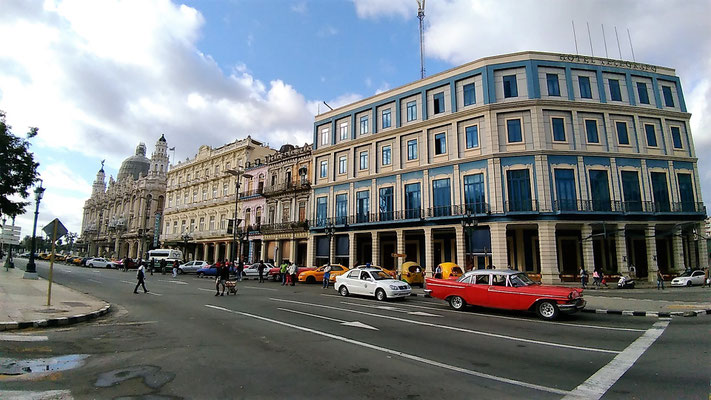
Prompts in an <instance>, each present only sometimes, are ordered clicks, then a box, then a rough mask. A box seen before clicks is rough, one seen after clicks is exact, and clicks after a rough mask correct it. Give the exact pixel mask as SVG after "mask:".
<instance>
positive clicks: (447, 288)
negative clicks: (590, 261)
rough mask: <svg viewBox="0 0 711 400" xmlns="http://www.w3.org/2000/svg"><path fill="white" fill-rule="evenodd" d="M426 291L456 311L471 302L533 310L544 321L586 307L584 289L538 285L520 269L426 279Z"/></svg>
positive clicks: (475, 272)
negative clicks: (453, 277)
mask: <svg viewBox="0 0 711 400" xmlns="http://www.w3.org/2000/svg"><path fill="white" fill-rule="evenodd" d="M425 283H426V287H427V289H426V290H425V292H426V293H428V294H429V295H430V296H432V297H436V298H438V299H442V300H446V301H447V302H449V305H450V306H451V307H452V308H453V309H455V310H462V309H464V307H466V306H467V305H468V304H469V305H473V306H480V307H490V308H500V309H506V310H531V311H535V313H536V314H538V316H539V317H540V318H542V319H545V320H554V319H556V318H558V316H559V315H560V313H565V314H571V313H574V312H576V311H578V310H581V309H583V308H584V307H585V300H583V295H582V292H583V291H582V290H581V289H576V288H566V287H558V286H546V285H539V284H538V283H536V282H534V281H532V280H531V279H530V278H529V277H528V275H526V274H525V273H523V272H520V271H512V270H508V269H505V270H501V269H479V270H474V271H469V272H467V273H466V274H465V275H464V276H462V277H460V278H459V279H456V280H455V279H437V278H427V279H425Z"/></svg>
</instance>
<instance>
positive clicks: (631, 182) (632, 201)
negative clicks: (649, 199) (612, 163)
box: [620, 171, 642, 212]
mask: <svg viewBox="0 0 711 400" xmlns="http://www.w3.org/2000/svg"><path fill="white" fill-rule="evenodd" d="M620 175H621V176H622V196H623V199H624V200H625V211H633V212H634V211H642V192H641V191H640V190H639V174H638V173H637V171H622V172H621V173H620Z"/></svg>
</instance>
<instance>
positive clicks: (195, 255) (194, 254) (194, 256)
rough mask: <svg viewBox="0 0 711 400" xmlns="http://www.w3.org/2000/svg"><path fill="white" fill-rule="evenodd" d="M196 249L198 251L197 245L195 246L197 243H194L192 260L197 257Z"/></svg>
mask: <svg viewBox="0 0 711 400" xmlns="http://www.w3.org/2000/svg"><path fill="white" fill-rule="evenodd" d="M197 251H198V247H197V244H196V245H195V250H193V260H197V259H198V256H197ZM203 261H204V260H203Z"/></svg>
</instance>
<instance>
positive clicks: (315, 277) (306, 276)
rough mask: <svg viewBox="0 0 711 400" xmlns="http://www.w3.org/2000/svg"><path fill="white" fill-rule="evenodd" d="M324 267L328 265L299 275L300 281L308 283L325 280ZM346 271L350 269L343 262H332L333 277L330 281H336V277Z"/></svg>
mask: <svg viewBox="0 0 711 400" xmlns="http://www.w3.org/2000/svg"><path fill="white" fill-rule="evenodd" d="M324 268H326V265H322V266H320V267H318V268H316V269H314V270H312V271H304V272H302V273H300V274H298V275H297V276H298V281H299V282H306V283H316V282H323V274H324V272H323V270H324ZM346 271H348V268H347V267H344V266H343V265H341V264H331V277H330V279H329V282H335V281H336V277H337V276H338V275H342V274H344V273H345V272H346Z"/></svg>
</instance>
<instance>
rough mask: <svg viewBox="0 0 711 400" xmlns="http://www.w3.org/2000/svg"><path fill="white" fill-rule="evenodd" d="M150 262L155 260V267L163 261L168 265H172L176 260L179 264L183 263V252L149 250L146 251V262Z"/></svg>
mask: <svg viewBox="0 0 711 400" xmlns="http://www.w3.org/2000/svg"><path fill="white" fill-rule="evenodd" d="M151 260H155V262H156V265H157V264H158V263H159V262H160V261H161V260H165V261H166V262H167V263H168V264H169V265H170V264H172V263H173V261H175V260H178V262H179V263H182V262H183V252H182V251H180V250H175V249H154V250H149V251H148V260H146V261H147V262H150V261H151Z"/></svg>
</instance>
